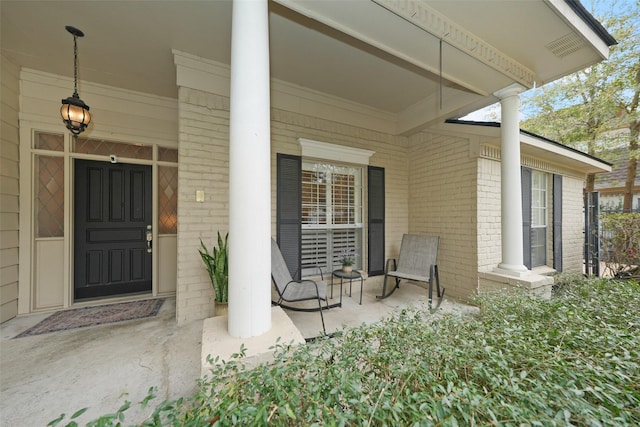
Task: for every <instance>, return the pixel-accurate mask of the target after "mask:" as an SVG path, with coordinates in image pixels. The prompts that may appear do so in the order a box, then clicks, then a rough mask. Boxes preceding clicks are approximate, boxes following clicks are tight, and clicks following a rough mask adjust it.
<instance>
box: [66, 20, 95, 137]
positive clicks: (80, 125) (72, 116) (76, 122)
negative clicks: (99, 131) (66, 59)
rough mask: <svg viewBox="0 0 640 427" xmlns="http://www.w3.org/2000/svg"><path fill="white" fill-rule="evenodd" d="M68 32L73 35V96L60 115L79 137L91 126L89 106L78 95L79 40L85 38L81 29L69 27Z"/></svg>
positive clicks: (68, 99)
mask: <svg viewBox="0 0 640 427" xmlns="http://www.w3.org/2000/svg"><path fill="white" fill-rule="evenodd" d="M65 28H66V30H67V31H69V32H70V33H71V34H72V35H73V95H72V96H70V97H68V98H67V99H63V100H62V107H60V115H61V116H62V121H63V122H64V123H65V124H66V125H67V129H69V130H70V131H71V133H72V134H74V135H79V134H80V133H81V132H82V131H84V129H85V128H86V127H87V126H88V125H89V122H90V121H91V114H90V113H89V106H88V105H87V104H85V103H84V102H83V101H82V100H81V99H80V96H79V95H78V44H77V38H78V37H84V33H83V32H82V31H80V30H79V29H77V28H75V27H72V26H69V25H67V26H66V27H65Z"/></svg>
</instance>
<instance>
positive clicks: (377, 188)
mask: <svg viewBox="0 0 640 427" xmlns="http://www.w3.org/2000/svg"><path fill="white" fill-rule="evenodd" d="M367 176H368V178H367V179H368V200H369V205H368V217H369V221H368V240H369V247H368V257H367V258H368V260H369V270H368V273H369V276H377V275H380V274H384V168H379V167H374V166H369V167H368V169H367Z"/></svg>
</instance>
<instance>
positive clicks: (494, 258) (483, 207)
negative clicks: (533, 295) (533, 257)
mask: <svg viewBox="0 0 640 427" xmlns="http://www.w3.org/2000/svg"><path fill="white" fill-rule="evenodd" d="M485 149H486V148H485ZM500 174H501V172H500V162H498V161H495V160H491V159H488V158H485V157H482V156H481V157H479V158H478V194H477V203H478V235H477V239H476V241H477V245H478V270H479V271H489V270H491V269H493V268H494V267H496V266H497V265H498V264H499V263H500V262H501V261H502V224H501V205H500V201H501V200H502V196H501V193H500V191H501V189H500V186H501V182H500Z"/></svg>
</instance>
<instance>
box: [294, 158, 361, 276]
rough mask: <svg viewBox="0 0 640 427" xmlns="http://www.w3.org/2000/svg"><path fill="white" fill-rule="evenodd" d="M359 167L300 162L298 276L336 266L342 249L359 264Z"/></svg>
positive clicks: (328, 270)
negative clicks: (300, 200)
mask: <svg viewBox="0 0 640 427" xmlns="http://www.w3.org/2000/svg"><path fill="white" fill-rule="evenodd" d="M362 175H363V171H362V167H358V166H341V165H335V164H329V163H317V162H315V163H314V162H303V163H302V275H303V276H310V275H316V274H318V269H317V268H318V267H319V268H320V269H322V271H323V272H330V271H332V270H334V269H337V268H339V266H340V260H339V255H340V253H341V251H342V250H343V249H350V250H355V251H356V252H357V253H358V257H357V258H356V264H355V268H361V267H360V266H361V265H362V257H361V254H362V237H363V234H362V228H363V225H362V221H363V188H362Z"/></svg>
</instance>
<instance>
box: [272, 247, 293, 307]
mask: <svg viewBox="0 0 640 427" xmlns="http://www.w3.org/2000/svg"><path fill="white" fill-rule="evenodd" d="M271 277H272V278H273V283H274V284H275V285H276V290H277V291H278V294H280V295H281V296H282V293H283V292H284V289H285V287H286V286H287V283H289V282H291V281H292V280H293V278H292V277H291V273H290V272H289V269H288V268H287V263H286V262H285V261H284V258H283V257H282V252H280V248H279V247H278V244H277V243H276V241H275V240H273V239H271Z"/></svg>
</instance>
